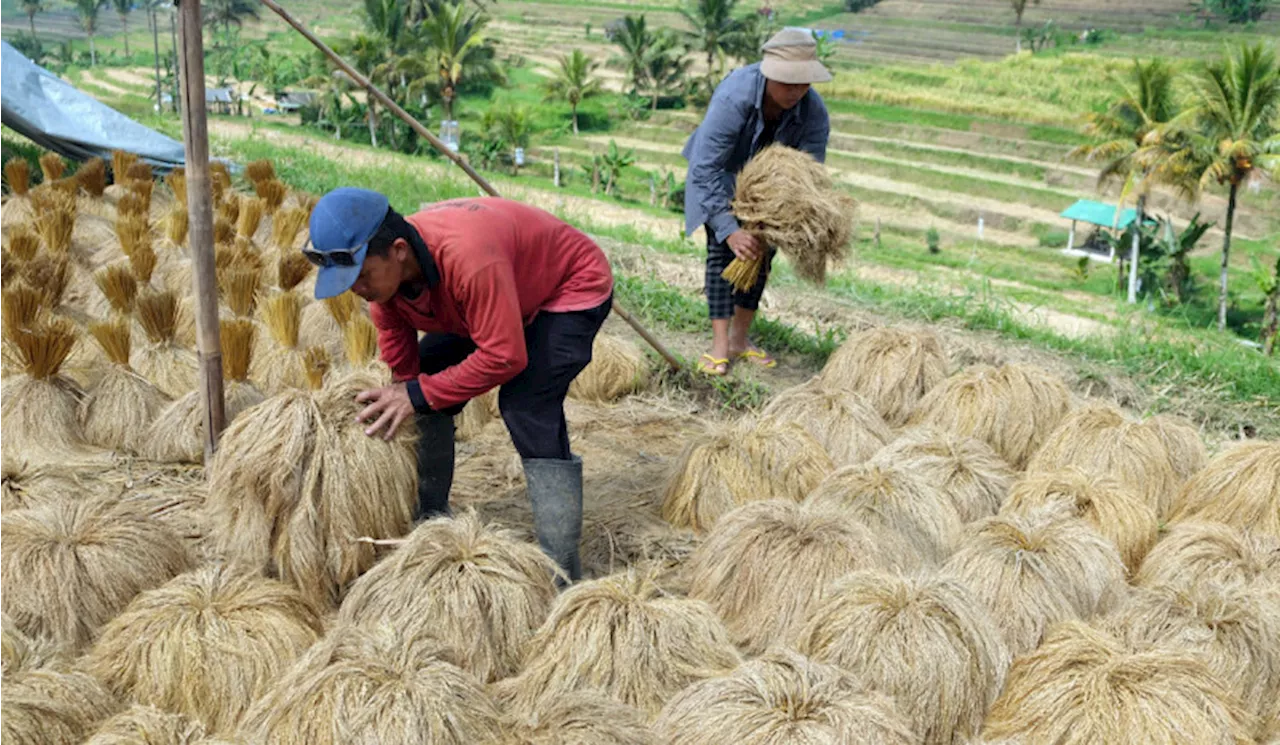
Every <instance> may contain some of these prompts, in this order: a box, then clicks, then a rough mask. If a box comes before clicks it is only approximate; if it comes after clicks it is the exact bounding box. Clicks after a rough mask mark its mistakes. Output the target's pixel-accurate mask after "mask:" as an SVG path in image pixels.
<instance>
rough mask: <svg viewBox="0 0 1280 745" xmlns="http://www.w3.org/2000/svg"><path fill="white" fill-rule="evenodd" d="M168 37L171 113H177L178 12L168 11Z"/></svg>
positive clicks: (178, 74)
mask: <svg viewBox="0 0 1280 745" xmlns="http://www.w3.org/2000/svg"><path fill="white" fill-rule="evenodd" d="M169 37H170V41H172V42H173V113H175V114H176V113H178V98H179V96H178V87H179V86H180V85H182V71H181V70H179V69H178V14H177V13H176V12H174V11H169Z"/></svg>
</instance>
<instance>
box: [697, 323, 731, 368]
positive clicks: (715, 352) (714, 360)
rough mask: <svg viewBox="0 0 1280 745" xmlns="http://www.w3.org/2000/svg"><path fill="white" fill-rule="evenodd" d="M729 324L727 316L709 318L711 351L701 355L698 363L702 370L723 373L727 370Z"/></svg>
mask: <svg viewBox="0 0 1280 745" xmlns="http://www.w3.org/2000/svg"><path fill="white" fill-rule="evenodd" d="M729 325H730V324H729V319H728V318H712V319H711V352H710V353H709V354H704V355H702V361H701V363H700V364H701V365H702V368H703V370H704V372H708V373H715V374H717V375H723V374H724V373H726V372H728V371H729V363H728V359H729ZM708 358H710V359H708ZM718 360H725V362H719V361H718Z"/></svg>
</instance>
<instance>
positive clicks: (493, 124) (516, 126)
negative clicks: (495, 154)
mask: <svg viewBox="0 0 1280 745" xmlns="http://www.w3.org/2000/svg"><path fill="white" fill-rule="evenodd" d="M483 125H484V128H485V130H487V131H488V132H489V134H490V137H492V138H493V139H494V140H496V141H498V142H500V143H502V145H503V147H504V149H506V151H507V152H508V153H509V154H510V156H511V169H512V172H513V173H514V174H516V175H519V174H520V161H519V159H518V158H517V157H516V154H515V150H516V149H517V148H524V147H528V146H529V135H530V133H531V132H532V131H533V127H532V123H531V122H530V119H529V110H528V109H527V108H525V107H523V106H513V105H511V104H510V103H508V104H505V105H503V106H495V107H493V108H490V109H489V110H488V111H486V112H485V114H484V119H483Z"/></svg>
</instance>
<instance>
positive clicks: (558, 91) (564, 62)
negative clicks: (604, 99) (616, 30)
mask: <svg viewBox="0 0 1280 745" xmlns="http://www.w3.org/2000/svg"><path fill="white" fill-rule="evenodd" d="M596 67H598V64H597V63H596V62H594V61H593V60H592V59H591V58H590V57H588V56H587V55H585V54H583V53H582V50H581V49H575V50H573V52H572V53H571V54H562V55H560V69H559V70H557V71H556V73H555V77H553V78H551V79H550V80H548V81H547V83H546V89H547V98H548V99H554V100H559V101H567V102H568V103H569V109H570V111H571V112H572V113H573V133H574V134H575V135H576V134H578V104H580V103H582V102H583V101H584V100H585V99H587V98H590V97H591V96H594V95H596V94H597V93H599V92H600V79H599V78H596V77H594V76H593V75H592V73H594V72H595V69H596Z"/></svg>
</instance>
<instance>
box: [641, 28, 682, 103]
mask: <svg viewBox="0 0 1280 745" xmlns="http://www.w3.org/2000/svg"><path fill="white" fill-rule="evenodd" d="M690 64H692V60H690V59H689V56H688V48H687V47H685V45H684V40H683V39H681V38H680V35H679V34H677V33H676V32H674V31H672V30H671V29H665V28H664V29H662V30H660V31H659V32H658V33H657V34H655V35H654V39H653V43H652V44H650V45H649V49H648V51H647V52H646V53H645V57H644V79H645V81H646V82H647V84H648V85H649V94H650V97H651V104H650V107H651V109H652V110H653V111H657V110H658V97H659V96H661V95H662V94H663V93H666V92H667V91H670V90H672V89H674V88H678V87H680V85H681V84H683V83H684V79H685V76H686V75H688V73H689V65H690Z"/></svg>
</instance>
